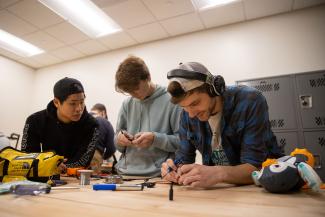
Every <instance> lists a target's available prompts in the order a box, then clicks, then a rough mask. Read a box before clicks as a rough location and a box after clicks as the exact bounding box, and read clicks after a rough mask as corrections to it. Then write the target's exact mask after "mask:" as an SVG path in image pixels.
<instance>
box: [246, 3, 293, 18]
mask: <svg viewBox="0 0 325 217" xmlns="http://www.w3.org/2000/svg"><path fill="white" fill-rule="evenodd" d="M292 4H293V0H244V8H245V12H246V18H247V19H254V18H258V17H265V16H269V15H273V14H279V13H283V12H288V11H290V10H291V8H292Z"/></svg>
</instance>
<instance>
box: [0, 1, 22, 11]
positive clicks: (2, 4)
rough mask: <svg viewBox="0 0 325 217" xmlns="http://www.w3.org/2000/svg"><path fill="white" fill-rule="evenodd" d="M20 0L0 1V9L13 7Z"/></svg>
mask: <svg viewBox="0 0 325 217" xmlns="http://www.w3.org/2000/svg"><path fill="white" fill-rule="evenodd" d="M19 1H20V0H0V9H3V8H6V7H8V6H10V5H13V4H15V3H17V2H19Z"/></svg>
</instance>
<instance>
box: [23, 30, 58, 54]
mask: <svg viewBox="0 0 325 217" xmlns="http://www.w3.org/2000/svg"><path fill="white" fill-rule="evenodd" d="M22 38H23V39H24V40H26V41H28V42H29V43H32V44H33V45H35V46H37V47H39V48H42V49H44V50H53V49H56V48H59V47H63V46H64V43H62V42H60V41H58V40H57V39H55V38H54V37H52V36H51V35H49V34H48V33H46V32H42V31H37V32H34V33H31V34H28V35H25V36H23V37H22Z"/></svg>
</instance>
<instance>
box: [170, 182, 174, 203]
mask: <svg viewBox="0 0 325 217" xmlns="http://www.w3.org/2000/svg"><path fill="white" fill-rule="evenodd" d="M173 185H174V183H173V182H172V183H170V189H169V200H174V190H173Z"/></svg>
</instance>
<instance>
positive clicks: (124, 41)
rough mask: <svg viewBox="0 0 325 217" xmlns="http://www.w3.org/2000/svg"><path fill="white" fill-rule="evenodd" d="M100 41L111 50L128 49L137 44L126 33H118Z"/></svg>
mask: <svg viewBox="0 0 325 217" xmlns="http://www.w3.org/2000/svg"><path fill="white" fill-rule="evenodd" d="M98 40H99V41H100V42H101V43H103V44H105V45H106V46H107V47H109V48H111V49H117V48H121V47H128V46H131V45H134V44H136V43H137V42H136V41H135V40H134V39H133V38H131V37H130V36H129V35H128V34H127V33H126V32H118V33H115V34H111V35H108V36H106V37H102V38H99V39H98Z"/></svg>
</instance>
